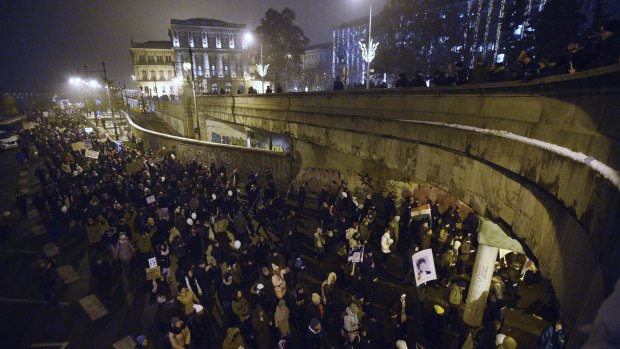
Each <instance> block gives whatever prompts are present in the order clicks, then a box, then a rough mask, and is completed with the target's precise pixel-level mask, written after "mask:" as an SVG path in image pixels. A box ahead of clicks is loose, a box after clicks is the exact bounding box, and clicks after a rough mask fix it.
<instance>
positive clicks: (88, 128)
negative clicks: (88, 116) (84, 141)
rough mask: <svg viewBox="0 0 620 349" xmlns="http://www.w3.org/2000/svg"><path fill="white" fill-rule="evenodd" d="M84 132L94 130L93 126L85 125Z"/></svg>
mask: <svg viewBox="0 0 620 349" xmlns="http://www.w3.org/2000/svg"><path fill="white" fill-rule="evenodd" d="M84 132H86V133H91V132H93V128H92V127H84Z"/></svg>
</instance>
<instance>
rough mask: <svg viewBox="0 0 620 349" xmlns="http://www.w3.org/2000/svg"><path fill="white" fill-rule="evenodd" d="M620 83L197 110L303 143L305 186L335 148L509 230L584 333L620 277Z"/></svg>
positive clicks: (295, 97) (255, 100) (240, 102)
mask: <svg viewBox="0 0 620 349" xmlns="http://www.w3.org/2000/svg"><path fill="white" fill-rule="evenodd" d="M618 77H620V65H616V66H612V67H606V68H602V69H599V70H597V71H591V72H584V73H581V74H577V75H575V76H561V77H552V78H548V79H543V80H540V81H536V82H532V83H528V84H523V83H519V82H511V83H505V84H489V85H480V86H464V87H456V88H454V87H450V88H436V89H413V90H410V91H407V90H379V91H370V92H366V91H359V92H357V91H356V92H345V93H329V94H325V93H321V94H280V95H278V94H276V95H266V96H227V97H226V96H224V97H222V96H218V97H200V98H199V102H198V104H199V114H200V115H202V116H206V117H208V118H213V119H216V120H221V121H226V122H231V123H236V124H241V125H245V126H248V127H252V128H257V129H263V130H267V131H270V132H274V133H285V134H288V135H290V136H291V137H292V138H293V139H296V140H298V141H299V142H298V146H295V147H294V149H295V152H296V154H295V168H299V169H300V172H296V171H293V174H294V175H298V178H299V175H300V174H302V173H305V172H304V171H305V170H304V169H305V168H308V167H311V166H318V165H320V164H321V163H320V161H321V160H320V156H321V155H320V154H321V152H325V151H326V149H329V150H334V151H337V152H339V153H341V154H343V155H342V161H337V163H338V162H339V163H342V164H346V163H348V162H350V161H349V160H347V159H345V158H346V157H347V156H352V157H355V158H359V159H362V160H367V161H371V162H372V163H374V164H375V165H373V166H378V167H385V168H386V169H387V170H393V171H398V173H401V174H404V175H406V176H407V175H410V176H413V177H416V178H418V179H420V180H421V181H424V182H427V183H430V184H432V185H435V186H437V187H439V188H441V189H443V190H445V191H447V192H449V193H450V194H452V195H454V196H456V197H457V198H459V199H460V200H462V201H463V202H465V203H466V204H468V205H470V206H471V207H473V208H474V209H475V210H476V211H477V212H479V213H481V214H483V215H485V216H488V217H491V218H493V219H496V220H502V221H504V222H506V223H507V224H508V225H509V226H510V227H511V228H512V230H513V232H514V233H515V234H516V235H517V236H518V237H519V238H520V239H522V240H523V241H524V242H525V243H526V244H527V245H528V246H529V248H530V249H531V251H532V252H533V253H534V254H535V255H536V257H537V258H538V260H539V264H540V270H541V272H542V273H543V274H544V275H545V276H546V277H548V278H550V279H551V280H552V283H553V285H554V287H555V290H556V294H557V296H558V299H559V301H560V303H561V305H562V318H563V319H564V320H565V321H566V322H567V323H568V324H569V326H570V327H572V328H575V326H576V325H579V324H584V323H588V322H590V321H591V320H592V318H593V316H594V314H595V313H596V311H597V309H598V306H599V305H600V303H601V302H602V301H603V299H604V298H605V297H606V296H607V295H608V294H609V293H610V292H611V290H612V287H613V285H614V283H615V280H616V279H617V278H618V276H619V275H620V253H618V252H617V251H618V249H619V248H620V239H619V238H618V234H617V227H618V226H619V224H620V218H619V217H620V215H618V208H619V207H620V195H619V190H618V187H619V183H620V181H619V180H618V178H619V175H618V172H617V171H616V170H615V168H620V159H619V158H618V156H617V150H618V148H620V147H619V143H618V139H619V138H620V137H619V135H620V128H619V127H618V126H619V125H620V121H618V118H617V117H616V105H617V100H618V97H620V88H619V87H620V80H619V79H618ZM302 141H303V144H307V145H305V146H302ZM578 152H581V153H584V154H585V155H584V154H579V153H578ZM317 154H319V155H317ZM308 159H313V160H312V161H310V163H308V161H307V160H308ZM307 165H311V166H307ZM325 168H327V167H325ZM387 170H386V171H383V173H384V174H388V173H389V171H387ZM392 179H395V178H392ZM572 338H573V339H572V340H571V342H572V345H573V346H576V345H577V343H580V342H581V340H582V337H581V338H580V336H579V334H578V332H577V331H573V337H572Z"/></svg>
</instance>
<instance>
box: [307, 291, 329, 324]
mask: <svg viewBox="0 0 620 349" xmlns="http://www.w3.org/2000/svg"><path fill="white" fill-rule="evenodd" d="M310 299H311V300H312V302H311V303H310V304H307V305H306V311H305V313H306V319H312V318H317V319H318V320H319V321H321V320H323V319H324V318H325V308H324V306H323V304H322V303H321V296H320V295H319V294H318V293H313V294H312V296H311V297H310ZM306 321H307V320H306Z"/></svg>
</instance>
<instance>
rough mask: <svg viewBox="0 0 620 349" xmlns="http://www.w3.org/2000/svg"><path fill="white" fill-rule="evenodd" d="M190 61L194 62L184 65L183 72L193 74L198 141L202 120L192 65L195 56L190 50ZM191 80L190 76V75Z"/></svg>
mask: <svg viewBox="0 0 620 349" xmlns="http://www.w3.org/2000/svg"><path fill="white" fill-rule="evenodd" d="M189 59H190V60H191V61H192V62H191V63H190V62H184V63H183V70H185V72H186V73H187V72H188V71H191V74H192V93H193V94H194V110H195V111H196V134H197V135H198V139H200V118H199V117H198V103H197V102H196V83H195V80H194V69H192V63H193V61H194V55H193V53H192V49H191V48H190V49H189ZM188 78H189V74H188Z"/></svg>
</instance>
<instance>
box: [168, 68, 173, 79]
mask: <svg viewBox="0 0 620 349" xmlns="http://www.w3.org/2000/svg"><path fill="white" fill-rule="evenodd" d="M173 77H174V76H173V75H172V70H168V79H167V80H172V78H173Z"/></svg>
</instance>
